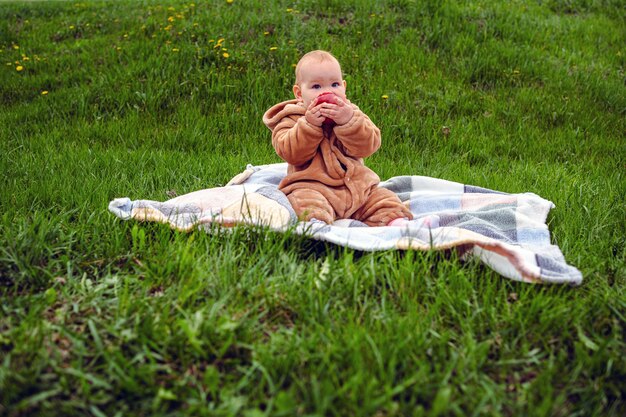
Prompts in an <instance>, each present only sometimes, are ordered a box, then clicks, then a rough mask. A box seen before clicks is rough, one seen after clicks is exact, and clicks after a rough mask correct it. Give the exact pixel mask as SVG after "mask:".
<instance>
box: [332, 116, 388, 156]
mask: <svg viewBox="0 0 626 417" xmlns="http://www.w3.org/2000/svg"><path fill="white" fill-rule="evenodd" d="M335 135H337V139H339V141H341V143H342V144H343V147H344V149H345V150H346V152H347V153H348V155H350V156H352V157H353V158H366V157H368V156H370V155H372V154H373V153H374V152H376V151H377V150H378V148H380V129H378V127H376V125H375V124H374V122H372V121H371V120H370V118H369V117H367V115H366V114H365V113H363V112H362V111H361V110H360V109H359V108H358V107H356V106H355V107H354V115H353V116H352V119H350V121H348V123H346V124H345V125H340V126H335Z"/></svg>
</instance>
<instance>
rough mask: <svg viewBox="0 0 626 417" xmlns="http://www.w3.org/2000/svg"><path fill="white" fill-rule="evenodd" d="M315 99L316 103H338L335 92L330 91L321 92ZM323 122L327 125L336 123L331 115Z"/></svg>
mask: <svg viewBox="0 0 626 417" xmlns="http://www.w3.org/2000/svg"><path fill="white" fill-rule="evenodd" d="M315 100H316V101H315V104H321V103H330V104H337V101H336V100H335V94H334V93H331V92H330V91H329V92H327V93H322V94H320V95H319V96H317V98H316V99H315ZM323 123H324V124H325V125H334V124H335V121H334V120H333V119H331V118H330V117H327V118H325V119H324V122H323Z"/></svg>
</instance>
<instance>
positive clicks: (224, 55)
mask: <svg viewBox="0 0 626 417" xmlns="http://www.w3.org/2000/svg"><path fill="white" fill-rule="evenodd" d="M222 56H223V57H224V58H228V57H229V56H230V54H229V53H228V52H224V53H223V54H222Z"/></svg>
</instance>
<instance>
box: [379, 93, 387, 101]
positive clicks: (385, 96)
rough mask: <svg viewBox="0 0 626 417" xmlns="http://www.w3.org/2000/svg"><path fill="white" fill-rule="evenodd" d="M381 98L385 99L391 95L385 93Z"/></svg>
mask: <svg viewBox="0 0 626 417" xmlns="http://www.w3.org/2000/svg"><path fill="white" fill-rule="evenodd" d="M380 98H382V99H383V100H387V99H388V98H389V96H388V95H387V94H383V95H382V96H381V97H380Z"/></svg>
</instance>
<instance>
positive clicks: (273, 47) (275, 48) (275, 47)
mask: <svg viewBox="0 0 626 417" xmlns="http://www.w3.org/2000/svg"><path fill="white" fill-rule="evenodd" d="M277 49H278V46H272V47H271V48H270V51H275V50H277Z"/></svg>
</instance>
